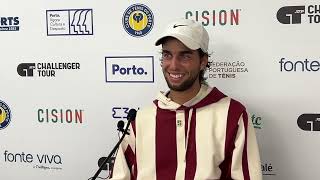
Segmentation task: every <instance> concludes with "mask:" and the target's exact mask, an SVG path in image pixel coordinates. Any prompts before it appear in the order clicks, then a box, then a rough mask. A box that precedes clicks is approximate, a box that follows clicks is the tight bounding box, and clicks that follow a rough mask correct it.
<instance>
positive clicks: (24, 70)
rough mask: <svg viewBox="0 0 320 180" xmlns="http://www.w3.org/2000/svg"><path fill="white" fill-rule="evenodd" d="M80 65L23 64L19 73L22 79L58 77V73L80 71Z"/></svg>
mask: <svg viewBox="0 0 320 180" xmlns="http://www.w3.org/2000/svg"><path fill="white" fill-rule="evenodd" d="M78 69H80V63H56V62H55V63H51V62H42V63H21V64H19V65H18V66H17V72H18V74H19V75H20V76H22V77H50V78H52V77H56V75H57V71H62V70H78Z"/></svg>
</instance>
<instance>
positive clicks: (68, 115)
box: [37, 108, 84, 125]
mask: <svg viewBox="0 0 320 180" xmlns="http://www.w3.org/2000/svg"><path fill="white" fill-rule="evenodd" d="M37 117H38V119H37V120H38V122H39V123H42V124H44V123H50V124H75V125H81V124H82V123H84V110H83V109H71V108H70V109H58V108H52V109H38V110H37Z"/></svg>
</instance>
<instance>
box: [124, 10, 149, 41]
mask: <svg viewBox="0 0 320 180" xmlns="http://www.w3.org/2000/svg"><path fill="white" fill-rule="evenodd" d="M153 22H154V17H153V13H152V11H151V9H150V8H149V7H148V6H146V5H144V4H133V5H131V6H129V7H128V8H127V9H126V10H125V11H124V13H123V17H122V25H123V28H124V29H125V30H126V31H127V33H128V34H130V35H131V36H133V37H143V36H145V35H147V34H148V33H149V32H150V31H151V29H152V27H153Z"/></svg>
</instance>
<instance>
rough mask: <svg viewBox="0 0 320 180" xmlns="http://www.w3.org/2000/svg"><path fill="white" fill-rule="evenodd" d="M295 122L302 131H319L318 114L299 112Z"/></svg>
mask: <svg viewBox="0 0 320 180" xmlns="http://www.w3.org/2000/svg"><path fill="white" fill-rule="evenodd" d="M297 124H298V126H299V128H300V129H302V130H304V131H320V114H311V113H310V114H301V115H300V116H299V118H298V120H297Z"/></svg>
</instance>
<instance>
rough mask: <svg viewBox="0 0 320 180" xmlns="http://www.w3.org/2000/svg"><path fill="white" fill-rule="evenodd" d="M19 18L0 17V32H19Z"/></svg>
mask: <svg viewBox="0 0 320 180" xmlns="http://www.w3.org/2000/svg"><path fill="white" fill-rule="evenodd" d="M19 24H20V21H19V17H3V16H0V31H19V30H20V27H19Z"/></svg>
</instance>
